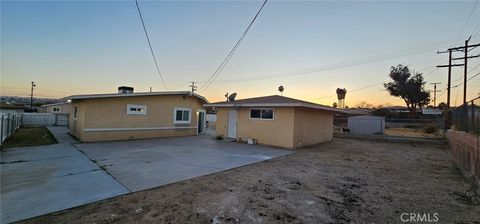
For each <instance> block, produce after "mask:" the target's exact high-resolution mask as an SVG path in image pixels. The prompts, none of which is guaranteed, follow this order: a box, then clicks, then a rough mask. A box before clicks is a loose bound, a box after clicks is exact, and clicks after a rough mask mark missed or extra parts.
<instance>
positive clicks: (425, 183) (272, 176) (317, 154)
mask: <svg viewBox="0 0 480 224" xmlns="http://www.w3.org/2000/svg"><path fill="white" fill-rule="evenodd" d="M468 187H469V186H468V184H467V183H466V181H465V179H464V178H463V176H462V175H461V174H460V172H459V171H458V170H457V168H456V167H455V165H454V163H453V161H452V160H451V156H450V151H449V150H448V148H447V146H440V145H422V144H418V145H414V144H406V143H386V142H385V143H384V142H372V141H363V140H351V139H335V140H334V141H332V142H330V143H326V144H322V145H319V146H316V147H313V148H308V149H302V150H298V152H297V153H294V154H291V155H288V156H285V157H281V158H277V159H273V160H270V161H264V162H260V163H257V164H253V165H249V166H245V167H241V168H237V169H234V170H230V171H225V172H222V173H217V174H213V175H208V176H203V177H199V178H195V179H191V180H188V181H184V182H180V183H175V184H171V185H167V186H163V187H158V188H154V189H150V190H146V191H142V192H137V193H133V194H129V195H125V196H120V197H117V198H114V199H110V200H105V201H101V202H97V203H93V204H89V205H85V206H81V207H78V208H74V209H71V210H67V211H63V212H59V213H56V214H51V215H46V216H43V217H38V218H35V219H31V220H27V221H26V223H403V222H402V221H401V220H400V215H401V214H402V213H430V214H431V216H432V214H433V213H438V218H439V220H438V222H437V223H456V224H464V223H480V206H476V207H475V206H467V205H463V204H460V203H458V202H456V196H455V195H453V194H452V193H453V192H456V191H464V190H467V189H468ZM423 223H427V222H423Z"/></svg>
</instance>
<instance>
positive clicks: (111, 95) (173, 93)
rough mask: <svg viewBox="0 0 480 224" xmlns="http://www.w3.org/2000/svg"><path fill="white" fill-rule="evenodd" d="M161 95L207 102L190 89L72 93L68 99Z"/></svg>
mask: <svg viewBox="0 0 480 224" xmlns="http://www.w3.org/2000/svg"><path fill="white" fill-rule="evenodd" d="M162 95H188V96H194V97H197V98H198V99H201V100H203V101H204V102H206V103H208V100H207V99H206V98H205V97H203V96H200V95H198V94H196V93H192V92H190V91H168V92H138V93H107V94H90V95H73V96H70V100H83V99H96V98H112V97H129V96H162Z"/></svg>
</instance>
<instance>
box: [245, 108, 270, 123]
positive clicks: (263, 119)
mask: <svg viewBox="0 0 480 224" xmlns="http://www.w3.org/2000/svg"><path fill="white" fill-rule="evenodd" d="M252 110H260V118H255V117H251V115H252ZM262 110H272V119H270V118H262ZM248 112H249V113H248V118H249V119H250V120H262V121H273V120H275V109H273V108H265V107H257V108H250V110H249V111H248Z"/></svg>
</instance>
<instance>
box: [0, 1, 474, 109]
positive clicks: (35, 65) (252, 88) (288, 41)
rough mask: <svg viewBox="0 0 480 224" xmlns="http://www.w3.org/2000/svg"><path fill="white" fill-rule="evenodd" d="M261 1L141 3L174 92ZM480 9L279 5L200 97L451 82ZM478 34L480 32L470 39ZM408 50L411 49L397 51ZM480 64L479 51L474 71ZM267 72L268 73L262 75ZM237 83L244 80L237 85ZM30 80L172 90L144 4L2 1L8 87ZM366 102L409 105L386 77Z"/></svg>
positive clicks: (63, 92) (70, 86) (63, 90)
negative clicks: (411, 80)
mask: <svg viewBox="0 0 480 224" xmlns="http://www.w3.org/2000/svg"><path fill="white" fill-rule="evenodd" d="M261 3H262V2H260V1H188V2H187V1H140V7H141V9H142V13H143V16H144V19H145V23H146V26H147V29H148V32H149V34H150V38H151V41H152V47H153V49H154V51H155V54H156V56H157V59H158V62H159V65H160V70H161V71H162V73H163V75H164V78H165V81H166V83H167V85H168V86H169V89H170V90H187V89H188V85H189V83H188V81H198V82H199V85H200V86H201V85H202V82H204V81H206V80H207V79H208V78H209V77H210V75H211V74H212V73H213V72H214V71H215V69H216V68H217V66H218V65H219V64H220V63H221V62H222V60H223V59H224V58H225V56H226V55H227V53H228V51H229V50H230V49H231V48H232V47H233V45H234V44H235V42H236V41H237V40H238V38H239V37H240V35H241V34H242V33H243V31H244V29H245V28H246V26H247V25H248V23H249V22H250V20H251V19H252V17H253V16H254V15H255V13H256V12H257V10H258V9H259V7H260V5H261ZM474 5H475V1H465V2H460V1H450V2H446V1H445V2H430V1H422V2H415V1H410V2H404V1H398V2H391V1H388V2H387V1H371V2H366V1H353V2H337V1H308V2H302V1H269V2H268V3H267V5H266V6H265V8H264V9H263V11H262V13H261V14H260V16H259V18H258V19H257V21H256V22H255V24H254V25H253V27H252V29H251V30H250V32H249V33H248V35H247V37H246V38H245V40H244V41H243V42H242V45H241V46H240V48H239V49H238V51H237V53H236V54H235V55H234V56H233V57H232V59H231V61H230V63H229V64H228V65H227V66H226V68H225V70H224V71H223V73H222V74H221V75H220V76H219V77H218V79H217V82H215V83H214V84H213V85H212V86H210V87H209V88H208V89H207V90H206V91H204V92H202V93H201V94H202V95H204V96H206V97H207V98H209V100H211V101H218V100H222V99H223V98H222V97H223V95H224V94H225V92H238V94H239V98H244V97H252V96H259V95H271V94H277V92H276V89H277V87H278V86H279V85H284V86H285V95H287V96H291V97H295V98H301V99H304V100H314V101H316V102H319V103H324V104H331V103H332V102H334V101H335V97H334V96H333V97H327V96H330V95H332V94H334V93H335V92H334V91H335V89H336V88H337V87H345V88H347V91H348V90H349V89H350V90H353V89H357V88H360V87H364V86H369V85H371V84H375V83H380V82H382V81H387V80H388V77H387V75H388V71H389V67H390V66H391V65H396V64H399V63H403V64H407V65H410V66H411V67H412V68H413V69H415V70H417V71H419V72H424V73H425V75H426V74H427V73H428V76H427V81H428V82H434V81H440V82H442V83H446V70H445V69H438V70H434V66H435V65H437V64H441V63H446V62H447V55H437V54H436V51H437V50H444V49H446V48H448V47H454V46H457V45H459V44H461V43H462V41H463V40H464V39H465V38H467V36H469V35H472V34H474V33H475V32H474V31H475V28H477V27H478V26H479V25H480V6H478V7H477V9H476V10H475V11H474V13H473V14H472V18H471V19H470V21H469V23H468V24H467V26H466V28H465V30H464V32H463V33H461V32H462V29H463V27H464V25H465V24H466V22H467V18H468V15H469V13H470V12H471V11H472V9H473V7H474ZM479 41H480V33H477V35H475V36H474V37H473V38H472V42H474V43H476V42H479ZM405 49H410V50H407V51H404V52H398V51H400V50H405ZM389 52H390V53H389ZM391 52H397V53H391ZM419 52H420V53H419ZM385 53H389V54H386V55H384V56H382V57H377V58H374V59H375V60H373V59H372V60H373V62H371V63H362V64H359V65H355V66H348V67H341V68H337V69H331V70H325V71H321V72H313V73H307V74H302V75H295V76H288V77H282V78H272V77H277V74H279V73H285V72H291V71H297V70H302V69H309V68H315V67H321V66H327V65H332V64H337V63H342V62H346V61H352V60H356V59H364V58H368V57H372V56H376V55H382V54H385ZM414 53H415V54H414ZM472 53H474V52H472ZM399 55H403V56H401V57H397V56H399ZM385 58H390V59H385ZM479 62H480V61H479V60H473V59H472V60H471V62H470V63H471V66H470V67H469V68H474V67H475V66H476V65H478V64H479ZM348 64H349V63H347V65H348ZM478 72H480V69H476V70H475V71H472V75H473V74H476V73H478ZM461 74H462V69H457V70H454V79H456V78H458V77H460V76H461ZM258 77H263V78H265V77H269V79H263V80H255V79H258ZM238 79H241V80H242V81H241V82H234V81H231V80H238ZM479 80H480V78H478V79H473V80H472V82H471V84H470V85H469V97H470V98H471V97H473V96H475V95H477V94H478V92H479V89H480V88H479V85H480V82H479ZM31 81H35V82H37V83H38V85H37V86H38V87H37V90H36V92H37V95H38V96H43V97H63V96H67V95H71V94H87V93H108V92H114V91H115V90H116V87H117V86H120V85H129V86H134V87H135V88H136V91H148V89H149V87H152V88H153V90H154V91H162V90H164V88H163V85H162V83H161V80H160V78H159V77H158V74H157V73H156V70H155V67H154V64H153V61H152V58H151V55H150V52H149V51H148V45H147V42H146V39H145V36H144V33H143V30H142V27H141V22H140V19H139V17H138V13H137V11H136V8H135V2H134V1H86V2H84V1H2V2H1V87H2V95H28V93H29V84H30V82H31ZM460 82H461V81H460ZM454 84H455V83H454ZM429 88H430V86H429ZM440 88H444V85H442V86H441V87H440ZM457 89H458V90H454V91H453V92H452V94H453V95H452V101H454V100H455V99H456V95H455V94H456V93H455V91H458V92H460V93H457V95H458V103H459V102H460V101H461V93H462V89H461V88H457ZM445 96H446V94H443V95H441V97H440V99H439V100H437V101H438V102H440V101H442V100H444V99H443V98H444V97H445ZM360 101H366V102H368V103H372V104H387V103H391V104H400V103H402V102H400V101H398V100H394V98H391V97H388V94H387V93H386V92H385V91H384V90H382V86H381V85H378V86H375V87H372V88H367V89H364V90H361V91H356V92H355V93H352V94H348V92H347V104H349V105H354V104H355V103H357V102H360Z"/></svg>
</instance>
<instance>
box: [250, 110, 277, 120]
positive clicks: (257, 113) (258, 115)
mask: <svg viewBox="0 0 480 224" xmlns="http://www.w3.org/2000/svg"><path fill="white" fill-rule="evenodd" d="M250 118H251V119H262V120H273V109H250Z"/></svg>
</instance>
